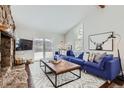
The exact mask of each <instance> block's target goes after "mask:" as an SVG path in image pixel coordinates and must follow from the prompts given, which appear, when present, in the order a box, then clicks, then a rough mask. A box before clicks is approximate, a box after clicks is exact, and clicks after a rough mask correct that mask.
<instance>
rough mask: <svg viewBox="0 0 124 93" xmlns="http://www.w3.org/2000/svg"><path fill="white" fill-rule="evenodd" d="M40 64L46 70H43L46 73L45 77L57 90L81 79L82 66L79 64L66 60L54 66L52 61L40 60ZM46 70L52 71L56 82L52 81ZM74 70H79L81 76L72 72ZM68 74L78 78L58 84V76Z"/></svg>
mask: <svg viewBox="0 0 124 93" xmlns="http://www.w3.org/2000/svg"><path fill="white" fill-rule="evenodd" d="M40 62H42V63H43V64H44V70H43V69H42V70H43V71H44V73H45V75H46V76H47V78H48V79H49V80H50V81H51V83H52V84H53V86H54V87H55V88H57V87H60V86H63V85H65V84H68V83H70V82H72V81H75V80H77V79H79V78H81V66H80V65H77V64H74V63H71V62H68V61H65V60H62V62H60V63H57V64H54V63H52V62H51V61H49V62H46V60H40ZM42 67H43V66H42ZM46 68H48V69H49V70H50V71H51V73H53V74H54V75H55V82H53V81H52V80H51V79H50V76H49V74H50V73H47V71H46ZM74 70H79V75H77V74H75V73H74V72H72V71H74ZM67 72H70V73H72V74H73V75H75V76H76V77H77V78H76V79H73V80H70V81H67V82H65V83H62V84H60V85H58V84H57V76H58V75H60V74H64V73H67Z"/></svg>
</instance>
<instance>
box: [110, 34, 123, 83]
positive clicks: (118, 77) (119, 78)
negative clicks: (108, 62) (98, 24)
mask: <svg viewBox="0 0 124 93" xmlns="http://www.w3.org/2000/svg"><path fill="white" fill-rule="evenodd" d="M111 38H112V39H115V38H119V41H118V43H117V45H119V43H120V40H121V36H120V35H118V34H115V35H111ZM117 53H118V58H119V63H120V69H121V73H120V75H119V76H117V79H118V80H121V81H124V73H123V69H122V64H121V57H120V51H119V48H118V46H117Z"/></svg>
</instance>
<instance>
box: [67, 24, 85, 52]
mask: <svg viewBox="0 0 124 93" xmlns="http://www.w3.org/2000/svg"><path fill="white" fill-rule="evenodd" d="M81 26H82V23H78V24H77V25H76V26H74V27H73V28H71V29H70V30H69V31H68V32H67V33H65V43H69V44H71V45H72V49H73V50H75V44H76V43H75V42H76V40H77V37H78V32H79V30H80V28H81ZM82 44H83V42H82ZM82 50H83V46H82Z"/></svg>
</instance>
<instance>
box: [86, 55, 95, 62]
mask: <svg viewBox="0 0 124 93" xmlns="http://www.w3.org/2000/svg"><path fill="white" fill-rule="evenodd" d="M94 57H95V54H94V53H90V54H89V57H88V61H90V62H93V61H94Z"/></svg>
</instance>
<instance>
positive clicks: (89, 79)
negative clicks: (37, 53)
mask: <svg viewBox="0 0 124 93" xmlns="http://www.w3.org/2000/svg"><path fill="white" fill-rule="evenodd" d="M29 67H30V71H31V87H33V88H54V87H53V85H52V83H51V82H50V81H49V79H48V78H47V77H46V75H45V74H44V72H43V70H42V69H43V68H42V69H41V68H40V65H39V62H35V63H34V64H31V65H30V66H29ZM74 72H75V73H77V74H78V73H79V72H78V71H74ZM50 78H51V79H52V80H53V81H54V75H53V74H50ZM74 78H76V77H75V76H74V75H73V74H71V73H65V74H62V75H59V76H58V84H61V83H64V82H66V81H68V80H72V79H74ZM104 83H105V80H103V79H101V78H99V77H96V76H93V75H91V74H86V73H84V72H83V71H82V72H81V78H80V79H78V80H75V81H73V82H71V83H68V84H66V85H64V86H61V87H60V88H99V87H100V86H101V85H103V84H104Z"/></svg>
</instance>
